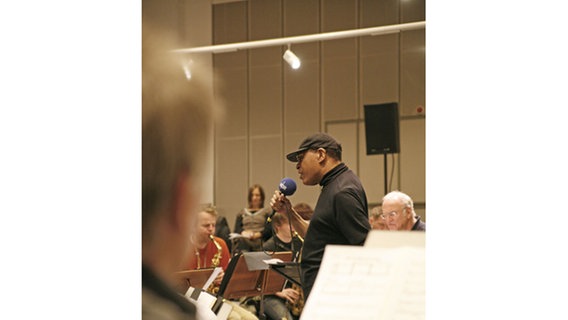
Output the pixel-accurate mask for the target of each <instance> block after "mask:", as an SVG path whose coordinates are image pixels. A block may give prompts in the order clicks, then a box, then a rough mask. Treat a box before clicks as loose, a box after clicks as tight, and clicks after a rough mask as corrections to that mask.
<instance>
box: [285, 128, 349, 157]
mask: <svg viewBox="0 0 568 320" xmlns="http://www.w3.org/2000/svg"><path fill="white" fill-rule="evenodd" d="M317 148H324V149H328V148H329V149H335V150H338V151H341V144H340V143H339V142H337V140H335V139H334V138H333V137H332V136H330V135H329V134H327V133H323V132H319V133H316V134H313V135H311V136H309V137H307V138H306V139H304V141H302V143H301V144H300V147H298V150H296V151H294V152H290V153H288V154H287V155H286V159H288V160H289V161H292V162H298V154H300V153H302V152H304V151H306V150H308V149H317Z"/></svg>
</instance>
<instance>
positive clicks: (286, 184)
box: [266, 178, 296, 222]
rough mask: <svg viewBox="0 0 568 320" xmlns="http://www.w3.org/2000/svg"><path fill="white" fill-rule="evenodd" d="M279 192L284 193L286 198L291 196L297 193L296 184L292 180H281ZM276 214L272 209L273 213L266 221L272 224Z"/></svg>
mask: <svg viewBox="0 0 568 320" xmlns="http://www.w3.org/2000/svg"><path fill="white" fill-rule="evenodd" d="M278 190H280V192H282V194H283V195H285V196H291V195H293V194H294V192H296V182H294V180H292V179H290V178H284V179H282V180H280V184H278ZM275 214H276V210H274V209H272V212H271V213H270V214H269V215H268V218H267V219H266V221H268V222H270V221H271V220H272V216H273V215H275Z"/></svg>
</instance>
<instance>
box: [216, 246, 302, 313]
mask: <svg viewBox="0 0 568 320" xmlns="http://www.w3.org/2000/svg"><path fill="white" fill-rule="evenodd" d="M268 259H280V260H282V261H290V260H291V259H292V252H290V251H284V252H274V254H273V255H268V254H265V253H263V252H245V253H242V254H239V255H235V256H233V257H232V258H231V261H230V262H229V266H228V267H227V270H225V276H224V277H223V280H222V281H221V285H220V287H219V292H218V293H217V297H218V300H217V303H216V304H215V305H214V306H213V308H212V309H213V311H214V312H216V308H217V307H220V304H221V302H222V298H225V299H237V298H242V297H254V296H258V295H260V296H261V300H260V314H261V315H262V314H263V313H264V303H263V300H264V296H265V295H268V294H274V293H276V292H279V291H282V288H283V286H284V281H285V279H284V278H283V277H282V276H281V275H280V274H278V273H277V272H275V271H274V270H272V269H270V267H269V266H268V264H266V263H264V262H262V260H268ZM247 260H248V261H247Z"/></svg>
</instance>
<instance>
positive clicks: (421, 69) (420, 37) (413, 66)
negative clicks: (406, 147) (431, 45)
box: [400, 30, 426, 116]
mask: <svg viewBox="0 0 568 320" xmlns="http://www.w3.org/2000/svg"><path fill="white" fill-rule="evenodd" d="M424 35H425V33H424V30H413V31H406V32H403V33H402V35H401V42H402V44H401V63H400V76H401V88H400V94H401V95H400V111H401V112H400V115H401V116H405V115H415V114H418V112H417V108H418V107H419V106H422V107H425V106H426V85H425V82H426V61H425V52H426V50H425V42H424V40H425V39H424Z"/></svg>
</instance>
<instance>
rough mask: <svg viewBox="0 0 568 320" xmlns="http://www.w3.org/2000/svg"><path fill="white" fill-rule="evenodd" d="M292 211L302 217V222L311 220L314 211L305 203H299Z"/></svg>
mask: <svg viewBox="0 0 568 320" xmlns="http://www.w3.org/2000/svg"><path fill="white" fill-rule="evenodd" d="M294 210H296V212H297V213H298V214H299V215H300V216H301V217H302V219H304V220H311V219H312V214H314V209H312V207H310V205H309V204H307V203H305V202H300V203H298V204H296V205H295V206H294Z"/></svg>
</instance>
